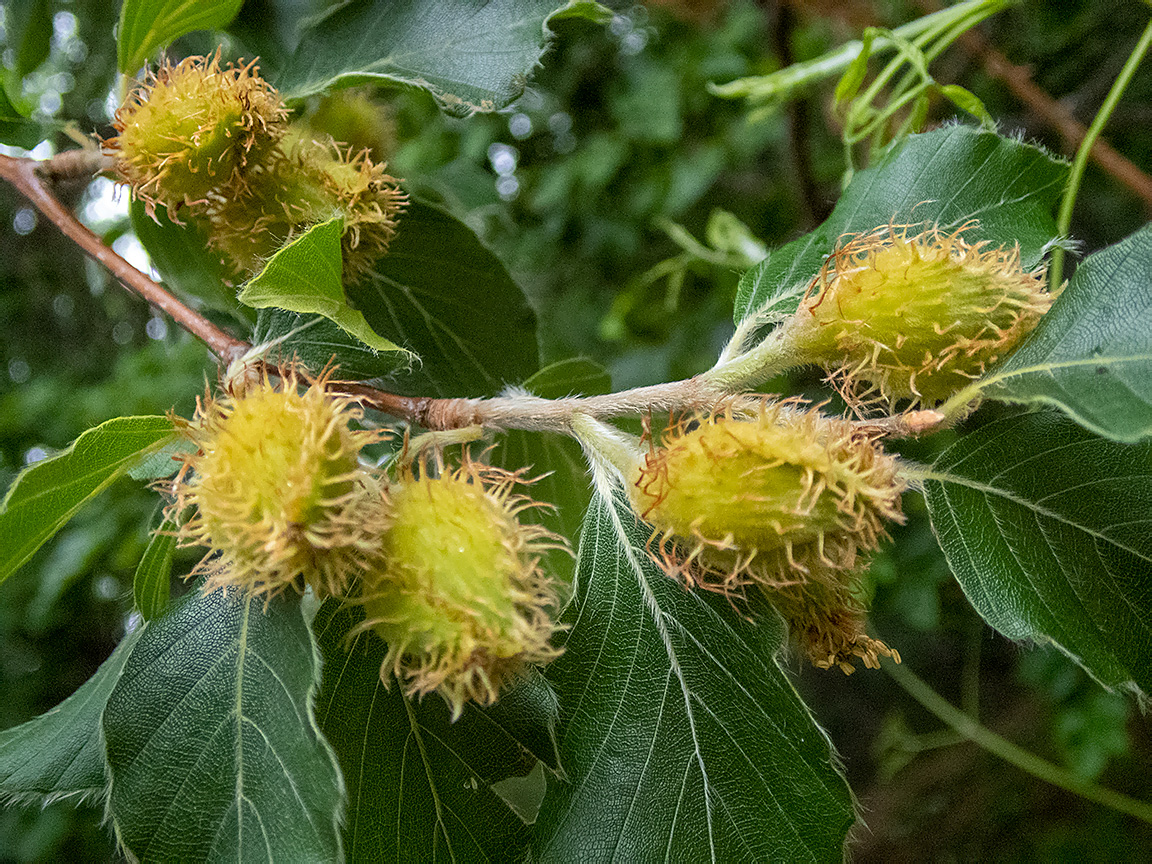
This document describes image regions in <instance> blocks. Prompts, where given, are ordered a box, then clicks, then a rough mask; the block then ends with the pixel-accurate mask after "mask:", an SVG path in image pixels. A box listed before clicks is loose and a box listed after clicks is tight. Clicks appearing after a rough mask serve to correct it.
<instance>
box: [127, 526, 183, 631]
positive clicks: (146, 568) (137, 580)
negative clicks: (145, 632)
mask: <svg viewBox="0 0 1152 864" xmlns="http://www.w3.org/2000/svg"><path fill="white" fill-rule="evenodd" d="M175 551H176V523H175V522H174V521H173V520H171V519H165V520H164V521H163V522H161V523H160V527H159V528H157V529H156V530H155V531H154V532H152V539H151V540H149V541H148V547H147V548H146V549H145V550H144V557H143V558H141V559H140V563H139V564H138V565H137V566H136V575H135V576H133V577H132V599H133V600H134V601H135V604H136V608H137V609H138V610H140V615H141V616H142V617H143V618H144V620H145V621H151V620H152V619H153V618H155V617H156V616H158V615H160V614H162V613H163V612H164V609H165V608H166V607H167V606H168V597H169V595H170V594H171V591H172V585H171V581H172V554H173V553H174V552H175Z"/></svg>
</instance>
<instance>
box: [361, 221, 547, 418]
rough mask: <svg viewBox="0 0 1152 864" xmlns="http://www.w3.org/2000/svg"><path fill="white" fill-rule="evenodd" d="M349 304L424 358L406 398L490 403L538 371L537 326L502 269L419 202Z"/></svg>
mask: <svg viewBox="0 0 1152 864" xmlns="http://www.w3.org/2000/svg"><path fill="white" fill-rule="evenodd" d="M348 299H349V300H350V301H351V302H352V303H353V305H355V307H356V308H357V309H359V310H361V311H362V312H363V313H364V317H365V318H366V319H367V320H368V323H369V324H370V325H371V326H372V329H373V330H375V331H376V332H377V333H383V334H386V335H387V336H389V337H390V338H392V339H393V340H395V341H396V342H397V343H398V344H400V345H403V346H404V347H406V348H410V349H411V350H412V351H414V352H416V354H418V355H419V356H420V360H421V363H420V366H419V367H418V369H416V370H415V371H414V372H413V374H412V375H410V376H406V377H404V378H402V379H400V381H398V382H397V385H396V389H399V390H400V391H401V392H407V393H417V394H420V395H437V396H483V395H486V394H493V393H496V392H498V391H499V390H500V389H501V388H502V387H503V386H504V385H505V384H509V383H513V382H516V381H523V380H524V379H525V378H527V377H528V376H529V375H531V374H532V373H533V372H535V371H536V368H537V366H538V355H537V350H536V317H535V315H533V313H532V310H531V309H530V308H529V306H528V303H527V301H526V300H525V299H524V294H523V292H522V291H521V290H520V287H519V286H518V285H517V284H516V283H515V282H514V281H513V280H512V277H511V276H509V275H508V271H507V270H506V269H505V268H504V265H503V264H502V263H501V262H500V259H499V258H497V257H496V256H495V255H493V254H492V252H490V251H489V250H488V249H487V248H486V247H485V246H484V244H483V243H481V242H480V239H479V238H478V237H477V236H476V234H475V233H474V232H473V231H472V229H471V228H469V227H468V226H467V225H465V224H464V223H463V222H460V221H459V220H458V219H455V218H454V217H452V216H451V215H450V214H449V213H448V212H446V211H444V210H441V209H440V208H438V207H434V206H432V205H431V204H426V203H423V202H420V201H412V202H411V203H410V204H409V205H408V208H407V210H406V211H405V212H404V214H403V215H402V216H401V217H400V225H399V228H398V230H397V232H396V237H395V238H394V239H393V240H392V244H391V245H390V246H389V248H388V254H387V255H385V256H384V257H383V258H381V259H380V260H379V261H378V262H377V264H376V272H375V273H374V274H373V275H372V276H371V277H369V279H366V280H365V281H363V282H362V283H360V284H359V285H353V286H349V288H348Z"/></svg>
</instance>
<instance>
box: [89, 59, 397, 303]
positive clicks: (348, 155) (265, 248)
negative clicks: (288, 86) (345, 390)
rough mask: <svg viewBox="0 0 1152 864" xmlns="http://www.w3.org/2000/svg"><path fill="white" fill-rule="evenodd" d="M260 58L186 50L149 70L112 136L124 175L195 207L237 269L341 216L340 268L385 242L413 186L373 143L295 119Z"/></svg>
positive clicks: (379, 250)
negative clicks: (344, 141) (349, 142)
mask: <svg viewBox="0 0 1152 864" xmlns="http://www.w3.org/2000/svg"><path fill="white" fill-rule="evenodd" d="M287 118H288V110H287V108H286V107H285V105H284V103H283V101H282V100H281V99H280V96H279V94H278V93H277V92H276V90H275V89H274V88H272V87H271V86H270V85H269V84H268V83H267V82H266V81H264V80H263V79H262V78H261V77H260V76H259V75H258V74H257V67H256V65H255V64H254V63H249V64H247V65H242V66H231V65H229V66H226V67H221V65H220V60H219V52H217V55H216V56H214V57H189V58H188V59H186V60H183V61H181V62H180V63H179V64H177V65H175V66H173V65H170V64H167V63H166V64H165V65H163V66H162V67H161V68H160V69H159V71H157V72H155V73H152V74H149V76H148V78H147V80H146V81H145V82H144V83H143V84H142V85H141V86H140V87H139V88H138V89H137V90H136V91H135V92H133V93H132V94H131V95H130V96H129V97H128V99H127V100H126V101H125V103H124V104H123V105H122V106H121V107H120V109H119V110H118V111H117V112H116V119H115V129H116V132H117V135H116V136H115V137H114V138H111V139H109V140H108V141H106V142H105V147H106V149H107V151H108V153H109V154H110V155H111V156H113V157H114V158H115V171H116V174H117V176H118V178H119V179H120V180H121V181H122V182H124V183H127V184H128V185H129V186H130V187H131V188H132V193H133V195H135V196H136V197H137V198H139V199H141V200H142V201H144V202H145V204H146V205H147V207H148V209H149V210H150V211H154V209H155V208H156V207H157V206H163V207H164V208H166V209H167V211H168V215H169V216H170V217H171V218H173V219H179V218H181V217H182V216H190V217H191V218H192V219H193V220H195V221H196V222H197V223H198V224H200V225H201V226H202V227H203V228H204V230H205V232H206V233H207V235H208V241H209V243H210V244H211V246H212V247H213V248H214V249H216V250H218V251H219V252H220V253H221V254H222V256H223V258H224V260H225V261H226V262H227V263H228V264H230V266H231V267H232V268H233V270H234V271H235V272H236V273H237V274H239V275H247V274H252V273H255V272H257V271H258V270H259V269H260V268H261V267H263V265H264V263H265V262H266V261H267V259H268V258H269V257H271V255H272V254H273V253H275V252H276V250H277V249H279V248H280V247H281V246H283V245H284V244H286V243H289V242H291V241H292V240H293V239H294V238H295V237H296V236H298V235H299V234H301V233H302V232H303V231H305V230H307V229H308V228H309V227H311V226H312V225H315V224H317V223H319V222H324V221H327V220H329V219H334V218H339V219H341V220H343V224H344V235H343V243H342V252H343V255H344V277H345V279H347V280H349V281H356V280H359V279H362V278H363V277H364V276H365V275H366V274H367V273H368V272H370V270H371V268H372V265H373V264H374V263H375V262H376V261H377V260H378V259H379V258H380V257H381V256H382V255H383V254H384V253H385V252H386V251H387V248H388V244H389V243H390V242H391V240H392V238H393V236H394V235H395V233H396V219H397V216H398V214H399V213H400V212H401V210H402V209H403V206H404V203H405V200H406V199H405V196H404V194H403V193H402V192H401V191H400V188H399V186H398V184H397V181H396V180H395V178H393V177H391V176H389V175H388V174H387V173H386V172H385V170H384V166H383V165H380V164H376V163H374V162H372V160H371V159H370V158H369V155H368V152H367V150H361V151H359V152H356V151H353V150H352V148H350V147H349V148H341V147H339V146H338V145H336V144H335V143H334V142H333V140H332V138H330V137H328V136H317V135H316V134H315V133H314V130H311V129H309V128H308V127H306V126H299V127H294V126H292V125H289V123H288V119H287Z"/></svg>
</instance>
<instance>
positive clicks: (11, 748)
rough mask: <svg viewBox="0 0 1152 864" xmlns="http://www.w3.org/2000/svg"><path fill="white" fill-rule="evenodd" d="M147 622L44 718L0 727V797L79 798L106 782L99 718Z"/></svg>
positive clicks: (96, 793) (98, 791)
mask: <svg viewBox="0 0 1152 864" xmlns="http://www.w3.org/2000/svg"><path fill="white" fill-rule="evenodd" d="M143 631H144V627H138V628H136V629H135V630H133V631H132V632H131V633H129V634H128V635H127V636H125V637H124V639H123V640H121V642H120V644H119V645H117V646H116V650H115V651H113V652H112V654H111V655H110V656H109V657H108V659H107V660H105V661H104V662H103V663H101V664H100V668H99V669H97V670H96V674H94V675H93V676H92V677H91V678H89V679H88V680H87V681H85V682H84V683H83V684H81V685H80V688H79V689H78V690H77V691H76V692H75V693H73V694H72V695H71V696H69V697H68V698H67V699H65V700H64V701H63V702H61V703H60V704H59V705H57V706H56V707H55V708H52V709H51V710H49V711H45V712H44V713H43V714H41V715H40V716H39V717H35V718H33V719H31V720H29V721H28V722H27V723H21V724H20V725H19V726H14V727H13V728H11V729H5V730H4V731H3V732H0V801H16V802H19V803H37V804H40V805H41V806H43V805H46V804H50V803H51V802H53V801H58V800H61V799H65V798H67V799H70V800H72V801H74V802H81V801H90V800H93V799H97V798H102V797H103V796H104V793H105V789H106V787H107V780H106V776H105V766H106V764H107V762H106V760H105V758H104V741H103V740H102V738H101V737H100V717H101V715H102V714H103V713H104V706H105V704H106V703H107V702H108V697H109V696H110V695H111V693H112V688H113V687H115V686H116V682H117V681H119V680H120V672H121V670H122V669H123V668H124V664H125V663H126V662H127V661H128V656H129V655H130V654H131V653H132V649H133V648H134V647H135V645H136V642H137V641H138V640H139V639H140V634H141V633H142V632H143Z"/></svg>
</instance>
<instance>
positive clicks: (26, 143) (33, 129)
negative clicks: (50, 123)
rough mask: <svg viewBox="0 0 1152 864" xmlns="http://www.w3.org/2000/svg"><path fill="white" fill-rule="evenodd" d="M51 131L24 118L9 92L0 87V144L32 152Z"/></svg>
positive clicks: (37, 122)
mask: <svg viewBox="0 0 1152 864" xmlns="http://www.w3.org/2000/svg"><path fill="white" fill-rule="evenodd" d="M48 134H49V130H48V129H47V128H45V126H44V124H42V123H40V122H39V121H37V120H29V119H28V118H27V117H24V116H23V115H22V114H21V112H20V111H19V109H18V108H17V107H16V105H14V104H12V100H10V99H9V98H8V93H7V91H5V90H4V88H3V87H0V144H10V145H12V146H14V147H23V148H24V149H25V150H31V149H32V148H33V147H35V146H36V145H37V144H39V143H40V142H41V141H43V140H44V139H45V138H47V137H48Z"/></svg>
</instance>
